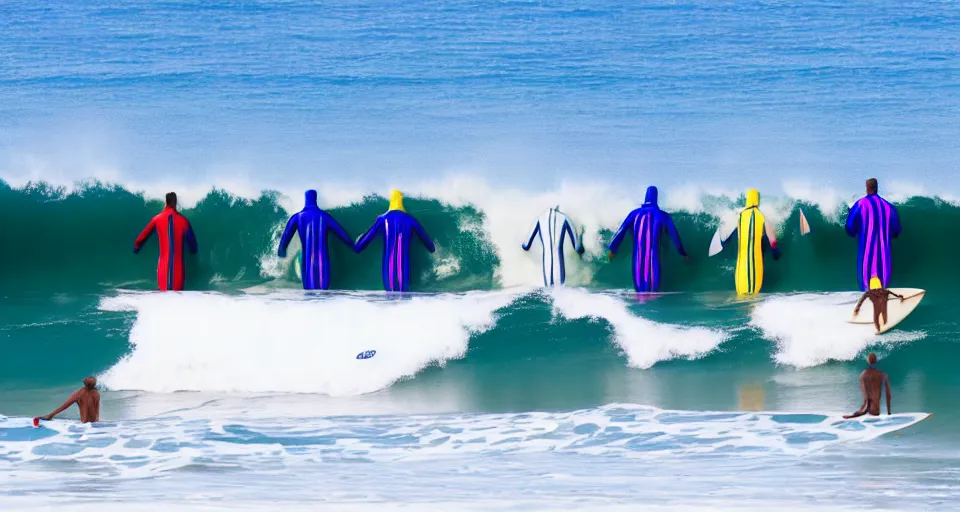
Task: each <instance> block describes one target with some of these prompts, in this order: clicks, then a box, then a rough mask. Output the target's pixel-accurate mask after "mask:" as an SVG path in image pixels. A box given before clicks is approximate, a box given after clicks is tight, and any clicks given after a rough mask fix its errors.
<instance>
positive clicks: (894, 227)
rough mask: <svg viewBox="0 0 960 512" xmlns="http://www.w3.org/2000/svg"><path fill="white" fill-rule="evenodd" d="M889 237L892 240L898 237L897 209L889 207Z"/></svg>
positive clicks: (898, 216) (898, 220) (898, 218)
mask: <svg viewBox="0 0 960 512" xmlns="http://www.w3.org/2000/svg"><path fill="white" fill-rule="evenodd" d="M890 235H891V236H892V237H894V238H899V237H900V214H899V213H897V207H896V206H894V205H892V204H891V205H890Z"/></svg>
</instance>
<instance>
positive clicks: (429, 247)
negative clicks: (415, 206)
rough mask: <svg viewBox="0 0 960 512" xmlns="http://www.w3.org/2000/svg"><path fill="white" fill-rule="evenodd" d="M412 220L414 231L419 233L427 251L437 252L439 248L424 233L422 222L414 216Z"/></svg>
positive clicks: (418, 235)
mask: <svg viewBox="0 0 960 512" xmlns="http://www.w3.org/2000/svg"><path fill="white" fill-rule="evenodd" d="M410 220H411V221H412V225H413V231H414V232H416V233H417V237H419V238H420V241H421V242H423V245H425V246H426V247H427V250H428V251H430V252H433V251H436V250H437V246H436V245H434V243H433V240H431V239H430V235H428V234H427V232H426V231H424V229H423V226H421V225H420V221H418V220H417V219H415V218H413V217H412V216H411V217H410Z"/></svg>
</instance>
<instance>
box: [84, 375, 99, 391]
mask: <svg viewBox="0 0 960 512" xmlns="http://www.w3.org/2000/svg"><path fill="white" fill-rule="evenodd" d="M83 387H85V388H87V389H97V378H96V377H87V378H86V379H83Z"/></svg>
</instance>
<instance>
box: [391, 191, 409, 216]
mask: <svg viewBox="0 0 960 512" xmlns="http://www.w3.org/2000/svg"><path fill="white" fill-rule="evenodd" d="M390 210H391V211H393V210H400V211H401V212H402V211H405V210H404V209H403V192H400V191H399V190H394V191H391V192H390Z"/></svg>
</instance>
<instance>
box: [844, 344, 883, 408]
mask: <svg viewBox="0 0 960 512" xmlns="http://www.w3.org/2000/svg"><path fill="white" fill-rule="evenodd" d="M867 363H868V364H869V365H870V366H869V367H868V368H867V369H866V370H864V371H863V373H861V374H860V391H861V392H862V393H863V405H861V406H860V410H858V411H857V412H855V413H853V414H848V415H846V416H844V417H843V418H844V419H847V420H848V419H850V418H856V417H858V416H863V415H864V414H870V415H872V416H880V393H881V392H882V391H883V388H886V389H887V416H889V415H890V398H891V395H890V378H889V377H887V374H886V373H883V372H882V371H880V370H878V369H877V355H876V354H874V353H873V352H870V354H869V355H868V356H867Z"/></svg>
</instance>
